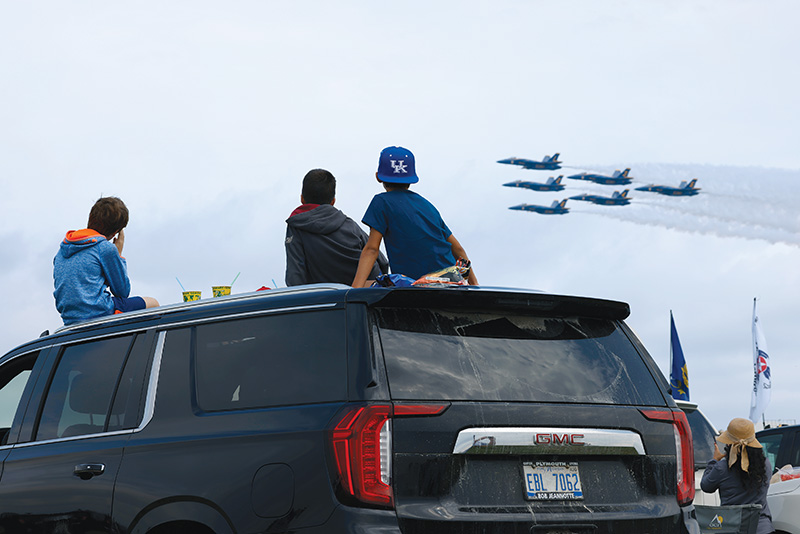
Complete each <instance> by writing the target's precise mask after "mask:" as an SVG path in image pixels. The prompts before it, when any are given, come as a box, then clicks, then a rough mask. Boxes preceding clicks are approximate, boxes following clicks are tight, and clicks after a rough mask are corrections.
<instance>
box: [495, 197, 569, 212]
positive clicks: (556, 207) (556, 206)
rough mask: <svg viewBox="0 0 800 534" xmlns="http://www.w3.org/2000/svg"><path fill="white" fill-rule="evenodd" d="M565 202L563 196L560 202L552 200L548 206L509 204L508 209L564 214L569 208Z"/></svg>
mask: <svg viewBox="0 0 800 534" xmlns="http://www.w3.org/2000/svg"><path fill="white" fill-rule="evenodd" d="M566 204H567V199H566V198H565V199H564V200H562V201H561V202H559V201H558V200H554V201H553V203H552V204H551V205H550V206H535V205H533V204H520V205H519V206H511V207H510V208H508V209H510V210H520V211H534V212H536V213H541V214H542V215H564V214H565V213H569V208H567V207H565V206H566Z"/></svg>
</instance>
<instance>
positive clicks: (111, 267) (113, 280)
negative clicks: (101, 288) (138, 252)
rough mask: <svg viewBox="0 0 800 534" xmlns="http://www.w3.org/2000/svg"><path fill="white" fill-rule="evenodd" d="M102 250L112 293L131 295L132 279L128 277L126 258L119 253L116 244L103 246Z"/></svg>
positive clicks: (105, 271) (104, 267) (105, 272)
mask: <svg viewBox="0 0 800 534" xmlns="http://www.w3.org/2000/svg"><path fill="white" fill-rule="evenodd" d="M109 244H111V243H109ZM102 250H103V255H102V258H103V259H102V261H103V274H104V276H105V279H106V283H107V284H108V288H109V289H110V290H111V294H112V295H114V296H115V297H123V298H125V297H127V296H129V295H130V292H131V281H130V279H129V278H128V264H127V262H126V261H125V258H123V257H122V256H120V255H119V250H118V249H117V247H116V246H110V247H107V246H103V249H102Z"/></svg>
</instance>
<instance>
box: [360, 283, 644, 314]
mask: <svg viewBox="0 0 800 534" xmlns="http://www.w3.org/2000/svg"><path fill="white" fill-rule="evenodd" d="M347 300H348V302H365V303H367V304H369V305H371V306H381V307H394V308H416V307H424V308H450V309H452V308H455V309H464V310H475V311H482V310H494V311H498V310H504V311H509V312H522V313H528V314H534V315H542V316H550V317H574V316H581V317H594V318H598V319H611V320H624V319H625V318H627V317H628V316H629V315H630V311H631V310H630V306H628V304H627V303H625V302H619V301H614V300H604V299H595V298H587V297H575V296H569V295H552V294H548V293H540V292H535V291H530V290H518V289H517V290H514V289H506V288H494V287H491V288H490V287H483V286H455V287H447V288H423V287H397V288H374V289H373V288H369V289H359V290H351V291H349V292H348V295H347Z"/></svg>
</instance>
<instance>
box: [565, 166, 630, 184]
mask: <svg viewBox="0 0 800 534" xmlns="http://www.w3.org/2000/svg"><path fill="white" fill-rule="evenodd" d="M629 172H631V170H630V169H625V170H624V171H622V172H620V171H618V170H617V171H614V174H612V175H611V176H606V175H604V174H595V173H591V172H582V173H580V174H573V175H572V176H567V178H571V179H572V180H588V181H590V182H595V183H598V184H603V185H628V184H629V183H631V182H632V181H633V178H630V177H628V173H629Z"/></svg>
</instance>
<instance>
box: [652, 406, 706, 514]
mask: <svg viewBox="0 0 800 534" xmlns="http://www.w3.org/2000/svg"><path fill="white" fill-rule="evenodd" d="M640 411H641V412H642V415H644V416H645V417H647V418H648V419H651V420H654V421H669V422H671V423H672V425H673V426H672V430H673V434H674V436H675V450H676V452H677V455H678V458H677V464H678V504H681V505H683V504H688V503H690V502H692V501H693V500H694V446H693V444H692V430H691V428H690V427H689V421H688V419H686V414H685V413H683V410H670V411H666V410H640Z"/></svg>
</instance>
